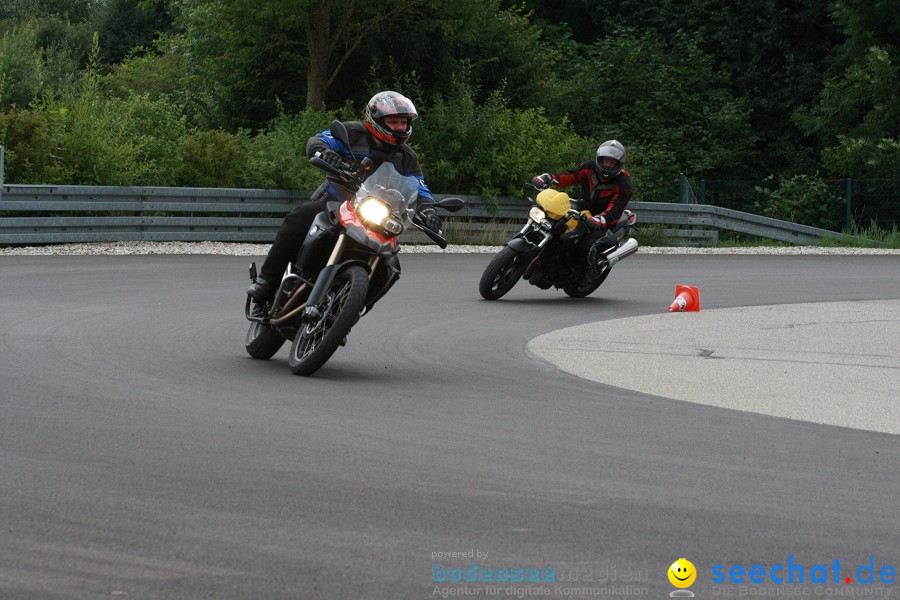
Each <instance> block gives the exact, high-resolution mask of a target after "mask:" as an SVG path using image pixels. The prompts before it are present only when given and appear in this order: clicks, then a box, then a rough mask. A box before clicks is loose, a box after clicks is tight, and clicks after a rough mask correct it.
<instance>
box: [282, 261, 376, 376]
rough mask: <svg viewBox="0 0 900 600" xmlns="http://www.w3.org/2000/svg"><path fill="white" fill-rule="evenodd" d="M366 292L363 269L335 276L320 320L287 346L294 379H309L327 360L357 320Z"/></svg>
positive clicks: (357, 268) (352, 269) (350, 269)
mask: <svg viewBox="0 0 900 600" xmlns="http://www.w3.org/2000/svg"><path fill="white" fill-rule="evenodd" d="M368 291H369V275H368V273H366V270H365V269H364V268H362V267H359V266H351V267H348V268H346V269H344V270H343V271H341V272H340V273H338V274H337V276H336V277H335V278H334V281H332V282H331V287H330V288H329V289H328V291H327V292H326V293H325V298H326V300H325V309H324V311H323V314H322V316H321V317H320V318H319V319H318V320H316V321H315V322H313V323H305V324H303V326H302V327H301V328H300V331H298V332H297V335H296V337H295V338H294V343H293V344H292V345H291V351H290V354H289V355H288V366H289V367H290V368H291V372H292V373H294V375H312V374H313V373H315V372H316V371H318V370H319V369H320V368H321V367H322V365H324V364H325V363H326V362H327V361H328V359H329V358H331V355H332V354H334V352H335V350H337V349H338V346H340V345H341V344H342V343H343V342H344V339H345V338H346V337H347V335H348V334H349V333H350V329H351V328H352V327H353V326H354V325H356V322H357V321H358V320H359V316H360V312H362V309H363V308H364V307H365V305H366V294H367V293H368Z"/></svg>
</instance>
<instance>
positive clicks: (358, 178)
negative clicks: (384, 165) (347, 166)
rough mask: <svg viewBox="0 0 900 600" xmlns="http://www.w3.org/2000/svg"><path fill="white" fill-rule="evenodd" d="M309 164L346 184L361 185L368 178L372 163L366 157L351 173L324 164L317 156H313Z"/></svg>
mask: <svg viewBox="0 0 900 600" xmlns="http://www.w3.org/2000/svg"><path fill="white" fill-rule="evenodd" d="M309 164H311V165H312V166H314V167H318V168H319V169H322V170H323V171H327V172H328V173H331V174H332V175H334V176H335V177H339V178H340V179H342V180H344V181H346V182H348V183H355V184H358V185H361V184H362V182H363V181H365V180H366V177H368V175H369V172H371V170H372V164H373V163H372V159H370V158H368V157H366V158H364V159H363V160H362V162H361V163H360V164H359V167H358V168H356V169H353V170H352V171H351V170H347V171H345V170H344V169H339V168H337V167H335V166H334V165H332V164H330V163H327V162H325V161H324V160H322V159H321V158H320V157H319V156H313V157H311V158H310V159H309Z"/></svg>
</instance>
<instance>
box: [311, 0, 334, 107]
mask: <svg viewBox="0 0 900 600" xmlns="http://www.w3.org/2000/svg"><path fill="white" fill-rule="evenodd" d="M306 39H307V43H308V45H309V69H308V70H307V72H306V108H311V109H313V110H322V109H323V108H325V91H326V89H327V88H328V84H327V81H328V61H329V59H330V57H331V52H332V46H333V43H332V40H331V0H320V1H319V2H317V3H316V4H314V5H313V6H312V7H311V8H310V10H309V19H308V20H307V24H306Z"/></svg>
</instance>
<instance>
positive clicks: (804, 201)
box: [756, 173, 843, 231]
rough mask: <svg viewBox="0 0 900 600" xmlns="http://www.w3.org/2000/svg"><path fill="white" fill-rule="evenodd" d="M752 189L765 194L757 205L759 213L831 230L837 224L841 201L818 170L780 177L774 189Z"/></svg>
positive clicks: (837, 228)
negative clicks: (787, 177) (812, 173)
mask: <svg viewBox="0 0 900 600" xmlns="http://www.w3.org/2000/svg"><path fill="white" fill-rule="evenodd" d="M769 179H772V177H771V176H770V177H769ZM756 191H757V192H759V193H760V194H762V195H763V196H764V197H765V200H764V201H763V202H762V203H761V204H760V205H759V206H758V207H757V211H756V212H758V213H759V214H763V215H765V216H767V217H772V218H773V219H781V220H782V221H790V222H792V223H799V224H801V225H809V226H810V227H818V228H820V229H828V230H831V231H838V230H840V228H841V225H840V224H841V207H842V205H843V201H842V199H841V198H840V197H837V196H835V195H834V194H833V192H832V191H830V190H829V189H828V184H827V183H826V182H825V180H824V179H822V178H821V177H819V175H818V173H817V174H816V175H813V176H810V175H796V176H794V177H792V178H790V179H786V180H783V181H781V182H780V183H779V185H778V187H777V188H776V189H774V190H770V189H766V188H763V187H757V188H756Z"/></svg>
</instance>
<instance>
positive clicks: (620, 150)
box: [531, 140, 631, 268]
mask: <svg viewBox="0 0 900 600" xmlns="http://www.w3.org/2000/svg"><path fill="white" fill-rule="evenodd" d="M625 155H626V150H625V146H623V145H622V144H621V143H620V142H619V141H618V140H607V141H605V142H603V143H602V144H600V147H598V148H597V156H596V158H595V159H594V160H589V161H587V162H584V163H582V164H580V165H577V166H576V167H574V168H572V169H570V170H568V171H563V172H560V173H542V174H541V175H538V176H536V177H535V178H534V179H532V182H531V183H532V185H533V186H534V187H535V188H537V189H541V190H542V189H546V188H548V187H550V186H551V185H554V184H555V185H557V186H559V187H568V186H571V185H575V184H576V183H580V184H581V187H582V199H581V201H580V202H577V204H580V205H581V206H580V207H579V208H580V209H581V210H588V211H590V213H591V215H592V217H591V218H590V219H588V228H589V229H590V232H589V233H588V234H587V235H586V236H584V238H583V239H582V240H581V241H579V242H578V244H577V245H576V246H575V254H576V256H578V257H579V260H581V261H582V262H583V263H586V264H587V265H588V266H589V267H591V268H596V266H597V265H596V255H597V252H598V251H602V250H606V249H607V248H611V247H612V246H615V245H616V238H615V236H613V235H612V234H611V233H610V229H612V227H613V226H614V225H615V224H616V223H617V222H618V221H619V218H621V216H622V212H623V211H624V210H625V207H626V206H627V205H628V202H629V201H630V200H631V177H630V176H629V175H628V171H626V170H625V169H624V166H625Z"/></svg>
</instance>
